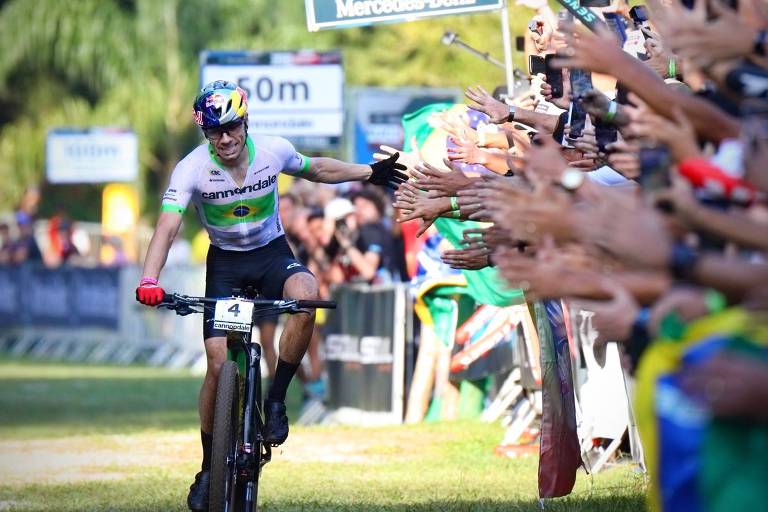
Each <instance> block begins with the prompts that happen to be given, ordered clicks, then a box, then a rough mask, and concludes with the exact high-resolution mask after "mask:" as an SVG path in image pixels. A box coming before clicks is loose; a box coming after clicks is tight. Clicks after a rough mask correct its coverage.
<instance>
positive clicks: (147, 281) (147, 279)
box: [139, 277, 157, 286]
mask: <svg viewBox="0 0 768 512" xmlns="http://www.w3.org/2000/svg"><path fill="white" fill-rule="evenodd" d="M145 284H153V285H155V286H157V279H155V278H154V277H142V278H141V281H139V286H144V285H145Z"/></svg>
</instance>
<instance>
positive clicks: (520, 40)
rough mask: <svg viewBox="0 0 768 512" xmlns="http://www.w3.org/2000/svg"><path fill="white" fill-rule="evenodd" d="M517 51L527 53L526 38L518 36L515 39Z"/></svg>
mask: <svg viewBox="0 0 768 512" xmlns="http://www.w3.org/2000/svg"><path fill="white" fill-rule="evenodd" d="M515 50H516V51H518V52H524V51H525V37H524V36H517V37H515Z"/></svg>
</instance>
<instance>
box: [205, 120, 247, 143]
mask: <svg viewBox="0 0 768 512" xmlns="http://www.w3.org/2000/svg"><path fill="white" fill-rule="evenodd" d="M242 125H243V120H242V119H241V120H239V121H233V122H231V123H227V124H224V125H221V126H215V127H213V128H204V129H203V134H204V135H205V138H206V139H209V140H219V139H220V138H221V137H223V136H224V134H225V133H227V134H229V136H230V137H231V136H232V132H234V131H235V130H237V129H239V128H240V127H241V126H242Z"/></svg>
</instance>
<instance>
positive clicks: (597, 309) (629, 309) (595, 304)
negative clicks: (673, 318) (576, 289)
mask: <svg viewBox="0 0 768 512" xmlns="http://www.w3.org/2000/svg"><path fill="white" fill-rule="evenodd" d="M603 288H604V289H605V290H606V291H608V292H609V293H610V294H611V299H610V300H605V301H597V300H581V299H579V300H575V301H573V302H572V305H573V306H574V307H576V308H580V309H583V310H585V311H592V312H593V313H594V316H593V317H592V327H594V329H595V330H596V331H597V338H596V339H595V341H594V345H593V346H592V351H593V353H594V355H595V359H596V360H597V362H598V364H600V366H604V365H605V345H606V343H608V342H609V341H616V342H619V343H621V342H625V341H628V340H629V338H630V335H631V334H632V325H633V324H634V321H635V318H636V317H637V314H638V312H639V311H640V306H639V305H638V304H637V301H636V300H635V298H634V297H633V296H632V295H631V294H630V293H629V292H628V291H627V289H626V288H624V287H623V286H621V285H620V284H619V283H617V282H616V281H614V280H611V279H604V281H603Z"/></svg>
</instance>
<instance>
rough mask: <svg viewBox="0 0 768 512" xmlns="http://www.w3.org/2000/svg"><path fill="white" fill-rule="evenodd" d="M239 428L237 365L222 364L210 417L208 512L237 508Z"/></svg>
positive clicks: (222, 511) (232, 362) (232, 510)
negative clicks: (236, 459) (212, 412)
mask: <svg viewBox="0 0 768 512" xmlns="http://www.w3.org/2000/svg"><path fill="white" fill-rule="evenodd" d="M239 425H240V384H239V379H238V370H237V364H236V363H235V362H234V361H225V362H224V364H223V365H222V366H221V371H220V372H219V382H218V386H217V388H216V407H215V412H214V418H213V449H212V450H211V484H210V487H209V496H210V497H209V501H208V510H209V512H234V510H236V509H237V508H239V507H237V505H236V502H237V501H239V500H236V496H237V491H238V489H237V471H236V466H235V458H236V456H237V439H238V429H239Z"/></svg>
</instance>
